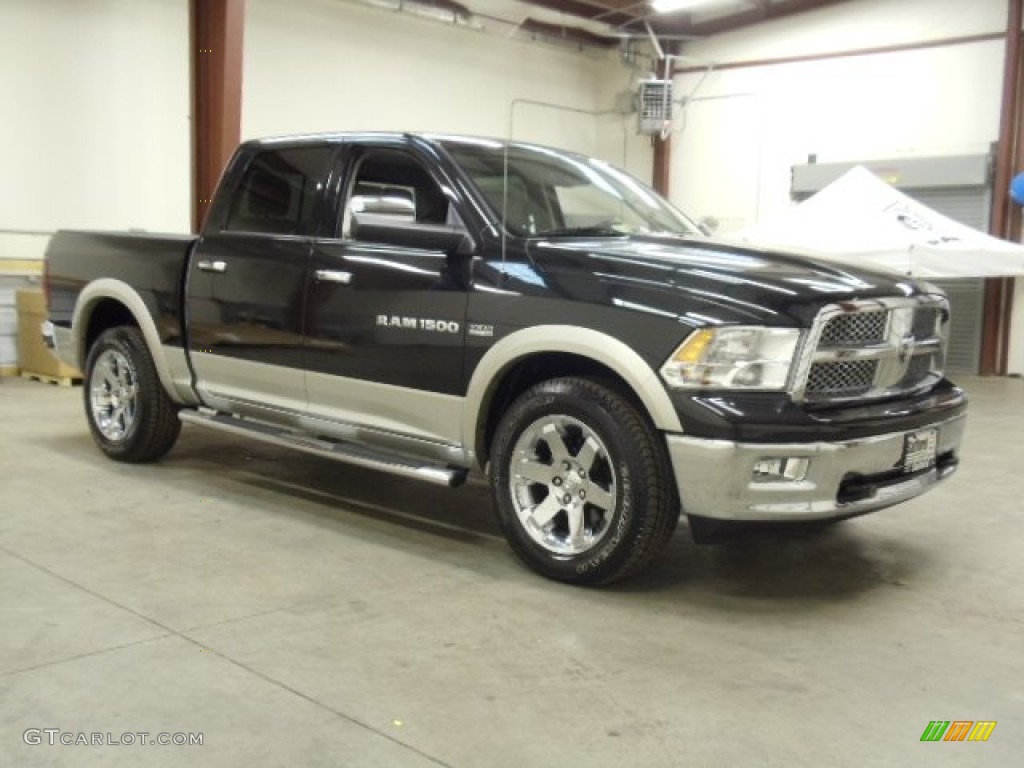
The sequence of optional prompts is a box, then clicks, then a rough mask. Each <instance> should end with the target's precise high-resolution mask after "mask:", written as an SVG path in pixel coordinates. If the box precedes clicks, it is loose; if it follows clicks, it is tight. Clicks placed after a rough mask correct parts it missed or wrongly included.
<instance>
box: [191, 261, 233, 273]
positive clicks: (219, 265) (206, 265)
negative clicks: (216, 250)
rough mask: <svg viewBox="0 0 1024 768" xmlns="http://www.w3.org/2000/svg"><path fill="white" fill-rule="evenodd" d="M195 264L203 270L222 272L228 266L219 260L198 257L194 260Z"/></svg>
mask: <svg viewBox="0 0 1024 768" xmlns="http://www.w3.org/2000/svg"><path fill="white" fill-rule="evenodd" d="M196 266H197V267H199V268H200V269H201V270H203V272H224V271H225V270H227V268H228V263H227V262H226V261H220V260H217V261H210V260H209V259H200V260H199V261H197V262H196Z"/></svg>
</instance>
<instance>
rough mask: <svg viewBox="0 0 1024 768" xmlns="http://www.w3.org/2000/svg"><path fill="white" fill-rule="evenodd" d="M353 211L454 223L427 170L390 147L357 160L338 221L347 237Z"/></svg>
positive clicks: (421, 220) (422, 221) (444, 199)
mask: <svg viewBox="0 0 1024 768" xmlns="http://www.w3.org/2000/svg"><path fill="white" fill-rule="evenodd" d="M353 213H355V214H360V213H370V214H373V215H375V216H386V217H388V218H394V219H396V220H399V221H407V222H419V223H427V224H453V223H458V218H457V214H456V213H455V210H454V208H453V207H452V206H451V205H450V204H449V202H448V198H447V197H446V196H445V194H444V192H442V191H441V187H440V186H439V185H438V184H437V182H435V181H434V179H433V178H432V177H431V176H430V174H429V173H427V170H426V169H425V168H424V167H423V166H422V165H421V164H420V163H419V162H418V161H417V160H416V159H414V158H413V157H412V156H411V155H409V154H407V153H405V152H401V151H398V150H393V149H379V150H373V151H370V152H368V153H367V154H366V156H365V157H363V158H362V159H361V160H360V161H359V164H358V166H357V168H356V174H355V178H353V179H352V182H351V184H350V185H349V198H348V203H347V204H346V205H345V207H344V208H343V209H342V220H341V222H339V223H340V227H339V228H340V230H341V233H342V236H343V237H350V236H351V231H352V214H353Z"/></svg>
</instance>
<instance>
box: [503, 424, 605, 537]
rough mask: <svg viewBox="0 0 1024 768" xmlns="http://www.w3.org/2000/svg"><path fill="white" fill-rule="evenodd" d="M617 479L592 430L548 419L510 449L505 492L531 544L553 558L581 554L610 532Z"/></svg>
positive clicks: (525, 430) (529, 431)
mask: <svg viewBox="0 0 1024 768" xmlns="http://www.w3.org/2000/svg"><path fill="white" fill-rule="evenodd" d="M615 486H616V475H615V467H614V465H613V464H612V461H611V458H610V456H609V453H608V449H607V448H606V447H605V444H604V442H603V441H602V440H601V438H600V437H599V436H598V435H597V433H596V432H594V430H592V429H591V428H590V427H588V426H587V425H586V424H584V423H583V422H582V421H580V420H579V419H575V418H573V417H571V416H565V415H559V414H550V415H546V416H543V417H542V418H540V419H537V420H536V421H534V422H533V423H532V424H530V425H529V426H528V427H526V429H524V430H523V431H522V433H521V434H520V435H519V438H518V439H517V440H516V442H515V445H514V446H513V449H512V462H511V466H510V467H509V487H510V490H511V492H512V493H511V496H512V503H513V506H514V508H515V513H516V515H517V517H518V518H519V522H520V523H521V524H522V527H523V529H524V530H525V531H526V533H527V534H528V535H529V536H530V538H531V539H533V541H534V542H536V543H537V544H539V545H540V546H541V547H543V548H544V549H546V550H547V551H548V552H551V553H552V554H555V555H563V556H574V555H580V554H583V553H584V552H587V551H588V550H590V549H592V548H594V547H595V546H597V545H598V544H599V543H600V542H601V540H602V539H603V538H604V537H605V535H607V533H608V531H609V530H610V528H611V523H612V517H613V516H614V512H615V503H616V501H615V500H616V491H615Z"/></svg>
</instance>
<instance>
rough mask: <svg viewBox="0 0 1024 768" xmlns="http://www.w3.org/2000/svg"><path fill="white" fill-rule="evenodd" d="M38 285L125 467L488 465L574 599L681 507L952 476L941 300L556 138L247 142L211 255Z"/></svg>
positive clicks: (512, 528) (454, 479) (508, 520)
mask: <svg viewBox="0 0 1024 768" xmlns="http://www.w3.org/2000/svg"><path fill="white" fill-rule="evenodd" d="M46 274H47V291H48V299H49V313H50V318H49V323H48V325H47V328H48V335H49V337H50V339H51V340H52V343H53V344H54V345H55V347H56V349H57V351H58V353H59V356H60V357H61V358H63V359H64V360H65V361H67V362H69V363H71V364H74V365H78V366H80V367H81V368H82V369H83V370H84V371H85V386H84V404H85V414H86V417H87V420H88V424H89V427H90V430H91V432H92V436H93V438H94V439H95V442H96V444H97V445H98V446H99V448H100V450H101V451H103V453H105V454H106V455H107V456H109V457H110V458H112V459H115V460H118V461H124V462H147V461H155V460H158V459H160V458H162V457H164V456H165V455H166V454H167V453H168V452H169V451H170V450H171V448H172V446H173V445H174V443H175V441H176V439H177V437H178V435H179V431H180V428H181V424H182V423H186V424H193V425H197V426H201V427H208V428H212V429H217V430H223V431H226V432H230V433H234V434H237V435H239V436H244V437H249V438H252V439H256V440H262V441H266V442H270V443H273V444H276V445H280V446H286V447H289V448H293V449H297V450H300V451H306V452H308V453H312V454H316V455H318V456H324V457H328V458H331V459H336V460H339V461H343V462H349V463H352V464H357V465H361V466H364V467H367V468H369V469H371V470H376V471H382V472H388V473H392V474H396V475H402V476H405V477H411V478H416V479H418V480H422V481H425V482H430V483H438V484H442V485H447V486H456V485H459V484H460V483H462V482H463V481H464V480H465V479H466V477H467V475H468V474H469V473H470V472H474V471H477V472H482V473H485V474H486V476H487V478H488V480H489V482H490V484H491V486H492V489H493V496H494V506H495V510H496V513H497V517H498V520H499V521H500V524H501V527H502V529H503V531H504V532H505V534H506V535H507V537H508V541H509V543H510V545H511V547H512V549H513V550H514V551H515V553H516V554H517V555H518V556H519V557H520V558H521V559H522V560H523V561H524V562H525V563H526V564H527V565H529V566H530V567H531V568H533V569H535V570H536V571H538V572H539V573H541V574H543V575H545V576H547V577H550V578H553V579H558V580H562V581H566V582H572V583H581V584H598V583H607V582H610V581H613V580H616V579H619V578H622V577H625V576H627V575H629V574H631V573H634V572H636V571H637V570H639V569H641V568H642V567H644V566H645V565H646V564H648V563H649V562H651V560H652V559H653V558H654V557H655V556H656V555H657V554H658V553H659V551H660V550H661V549H662V547H663V545H664V544H665V542H666V541H667V540H668V539H669V537H670V536H671V535H672V533H673V530H674V529H675V527H676V524H677V521H678V520H679V518H680V515H681V514H684V515H686V516H687V517H688V518H689V521H690V526H691V528H692V529H693V530H694V531H698V532H699V531H700V530H701V529H702V527H707V526H708V525H711V524H713V523H714V522H715V521H762V522H794V521H812V520H816V521H829V520H838V519H842V518H847V517H851V516H854V515H859V514H863V513H866V512H871V511H874V510H879V509H882V508H884V507H889V506H892V505H894V504H897V503H899V502H902V501H905V500H907V499H910V498H913V497H915V496H917V495H919V494H921V493H922V492H924V491H926V490H928V489H929V488H931V487H932V486H934V485H935V484H936V483H938V482H939V481H940V480H943V479H944V478H946V477H948V476H950V475H951V474H952V473H953V472H954V471H955V469H956V467H957V464H958V461H959V450H960V443H961V437H962V434H963V429H964V422H965V417H966V409H967V402H966V398H965V395H964V393H963V392H962V391H961V390H960V389H959V388H957V387H956V386H955V385H954V384H952V383H951V382H950V381H949V380H948V379H947V378H945V376H944V374H943V365H944V353H945V344H946V335H947V329H948V324H949V307H948V304H947V302H946V300H945V298H944V297H943V296H942V294H941V292H939V291H938V290H937V289H934V288H933V287H931V286H929V285H927V284H924V283H920V282H916V281H914V280H911V279H908V278H904V277H901V276H898V275H886V274H881V273H879V272H872V271H868V270H864V269H859V268H857V267H855V266H852V265H851V266H837V265H836V264H834V263H826V262H823V261H818V260H814V259H812V258H807V257H798V256H795V255H788V254H784V253H777V252H770V251H765V250H759V249H756V248H752V247H738V246H736V245H730V244H727V243H725V242H722V241H716V240H714V239H711V238H709V237H706V236H705V235H704V234H702V233H701V231H700V230H699V228H698V227H697V226H696V225H694V224H693V223H692V222H691V221H689V220H688V219H687V218H686V217H685V216H684V215H682V214H681V213H679V212H678V211H676V210H675V209H674V208H672V206H671V205H669V204H668V203H667V202H666V201H665V200H663V199H662V198H660V197H659V196H658V195H657V194H655V193H654V192H653V191H651V190H650V189H649V188H647V187H646V186H644V185H643V184H641V183H640V182H638V181H637V180H636V179H634V178H633V177H631V176H629V175H628V174H625V173H623V172H622V171H620V170H617V169H616V168H614V167H612V166H610V165H608V164H607V163H604V162H602V161H600V160H596V159H593V158H588V157H584V156H580V155H576V154H572V153H569V152H564V151H561V150H556V149H551V148H548V147H541V146H535V145H530V144H524V143H519V142H508V141H499V140H492V139H481V138H467V137H455V136H441V135H413V134H390V133H358V134H356V133H348V134H326V135H311V136H299V137H283V138H275V139H266V140H259V141H249V142H246V143H244V144H242V145H241V146H240V147H239V149H238V150H237V152H236V154H235V155H234V157H233V159H232V160H231V162H230V163H229V165H228V167H227V169H226V170H225V173H224V175H223V178H222V180H221V183H220V186H219V189H218V191H217V194H216V197H215V198H214V201H213V204H212V207H211V209H210V213H209V215H208V217H207V221H206V222H205V225H204V228H203V231H202V233H201V234H200V235H198V236H178V235H154V234H145V233H134V232H133V233H115V232H82V231H64V230H62V231H59V232H58V233H56V234H55V235H54V237H53V238H52V241H51V243H50V244H49V248H48V250H47V256H46ZM485 512H486V511H485V510H481V513H482V514H483V513H485Z"/></svg>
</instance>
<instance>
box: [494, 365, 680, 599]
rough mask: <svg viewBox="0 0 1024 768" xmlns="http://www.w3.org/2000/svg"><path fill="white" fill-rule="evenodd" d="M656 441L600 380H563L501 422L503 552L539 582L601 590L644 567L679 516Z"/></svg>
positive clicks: (498, 477) (542, 387)
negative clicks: (543, 578)
mask: <svg viewBox="0 0 1024 768" xmlns="http://www.w3.org/2000/svg"><path fill="white" fill-rule="evenodd" d="M671 478H672V475H671V471H670V466H669V463H668V458H667V456H666V452H665V449H664V447H663V445H662V442H661V440H660V438H659V435H658V434H657V432H656V431H655V430H654V428H653V427H652V426H651V425H650V423H649V422H648V421H647V420H646V419H645V418H644V416H643V415H641V414H640V413H639V412H638V410H637V408H636V407H635V406H634V405H633V404H632V403H631V402H630V401H629V400H628V399H626V398H625V397H623V396H622V395H621V394H620V393H618V392H617V391H615V390H614V389H612V388H610V387H609V386H607V385H605V384H604V383H602V382H599V381H595V380H590V379H582V378H561V379H552V380H549V381H545V382H541V383H540V384H537V385H536V386H534V387H532V388H530V389H529V390H527V391H526V392H525V393H523V394H522V395H521V396H520V397H519V398H518V399H517V400H516V401H515V402H514V403H513V404H512V406H511V407H510V408H509V409H508V411H507V412H506V413H505V415H504V416H503V417H502V420H501V423H500V424H499V426H498V429H497V431H496V433H495V437H494V441H493V444H492V451H491V462H490V480H491V487H492V489H493V492H494V498H495V506H496V509H497V513H498V520H499V522H500V523H501V527H502V529H503V530H504V532H505V536H506V538H507V539H508V542H509V545H510V546H511V547H512V550H513V551H514V552H515V553H516V555H518V557H519V558H520V559H521V560H522V561H523V562H524V563H525V564H526V565H528V566H529V567H530V568H532V569H533V570H535V571H537V572H538V573H540V574H541V575H543V576H546V577H548V578H551V579H555V580H558V581H564V582H569V583H573V584H607V583H609V582H612V581H616V580H618V579H621V578H624V577H626V576H628V575H630V574H632V573H635V572H636V571H638V570H640V569H641V568H643V567H645V566H646V565H648V564H649V563H650V562H651V561H652V560H653V559H654V558H655V556H656V555H657V554H658V553H659V552H660V551H661V549H662V548H663V546H664V545H665V543H666V542H667V540H668V538H669V536H670V535H671V534H672V531H673V530H674V528H675V524H676V522H677V521H678V517H679V507H678V501H677V499H676V494H675V491H674V488H673V486H672V484H671V482H672V481H671Z"/></svg>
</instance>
